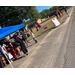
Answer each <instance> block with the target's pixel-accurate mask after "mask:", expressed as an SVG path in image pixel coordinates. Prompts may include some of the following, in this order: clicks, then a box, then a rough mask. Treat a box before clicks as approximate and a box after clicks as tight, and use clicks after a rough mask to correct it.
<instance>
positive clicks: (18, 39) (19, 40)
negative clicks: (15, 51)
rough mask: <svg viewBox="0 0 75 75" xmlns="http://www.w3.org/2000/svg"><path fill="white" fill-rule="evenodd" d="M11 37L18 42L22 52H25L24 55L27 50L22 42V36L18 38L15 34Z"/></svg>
mask: <svg viewBox="0 0 75 75" xmlns="http://www.w3.org/2000/svg"><path fill="white" fill-rule="evenodd" d="M13 37H14V39H15V41H16V42H17V43H20V46H21V50H22V51H23V53H24V54H26V55H28V50H27V49H26V46H25V44H24V43H23V39H22V37H21V36H20V38H19V37H17V35H14V36H13Z"/></svg>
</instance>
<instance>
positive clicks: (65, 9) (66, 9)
mask: <svg viewBox="0 0 75 75" xmlns="http://www.w3.org/2000/svg"><path fill="white" fill-rule="evenodd" d="M64 10H65V12H66V14H67V15H68V17H69V14H68V12H67V9H66V8H65V7H64Z"/></svg>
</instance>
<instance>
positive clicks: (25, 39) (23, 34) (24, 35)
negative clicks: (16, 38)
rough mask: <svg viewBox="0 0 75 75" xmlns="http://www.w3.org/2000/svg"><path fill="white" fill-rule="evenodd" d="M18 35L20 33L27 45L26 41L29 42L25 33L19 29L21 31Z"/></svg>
mask: <svg viewBox="0 0 75 75" xmlns="http://www.w3.org/2000/svg"><path fill="white" fill-rule="evenodd" d="M18 35H22V38H23V40H24V41H25V43H26V44H27V46H28V43H30V42H29V41H28V40H27V37H26V34H25V33H24V32H22V31H21V32H19V34H18Z"/></svg>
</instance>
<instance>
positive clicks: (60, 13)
mask: <svg viewBox="0 0 75 75" xmlns="http://www.w3.org/2000/svg"><path fill="white" fill-rule="evenodd" d="M63 9H64V11H65V12H66V14H67V15H68V17H69V14H68V12H67V9H66V8H65V7H64V8H63ZM61 15H63V11H62V10H61V11H59V10H58V11H56V13H55V16H56V17H57V19H58V17H61Z"/></svg>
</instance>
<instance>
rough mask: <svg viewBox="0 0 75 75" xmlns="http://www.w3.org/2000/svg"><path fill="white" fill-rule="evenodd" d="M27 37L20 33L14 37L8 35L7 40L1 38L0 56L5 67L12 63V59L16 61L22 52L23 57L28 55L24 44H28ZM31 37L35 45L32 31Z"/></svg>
mask: <svg viewBox="0 0 75 75" xmlns="http://www.w3.org/2000/svg"><path fill="white" fill-rule="evenodd" d="M27 36H28V37H29V36H30V35H29V34H27ZM27 36H26V34H25V33H24V32H22V31H20V32H17V34H14V35H12V34H10V35H9V38H8V39H7V38H3V39H2V40H0V54H2V55H3V57H4V58H5V60H6V62H3V63H4V64H5V65H6V64H9V62H12V59H14V60H16V59H17V58H18V56H20V55H21V54H22V52H23V53H24V54H25V55H28V50H27V48H26V46H25V43H26V44H28V43H30V42H29V41H28V40H27ZM31 36H32V38H33V40H34V41H35V43H37V39H36V38H35V36H34V34H33V32H32V31H31Z"/></svg>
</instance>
